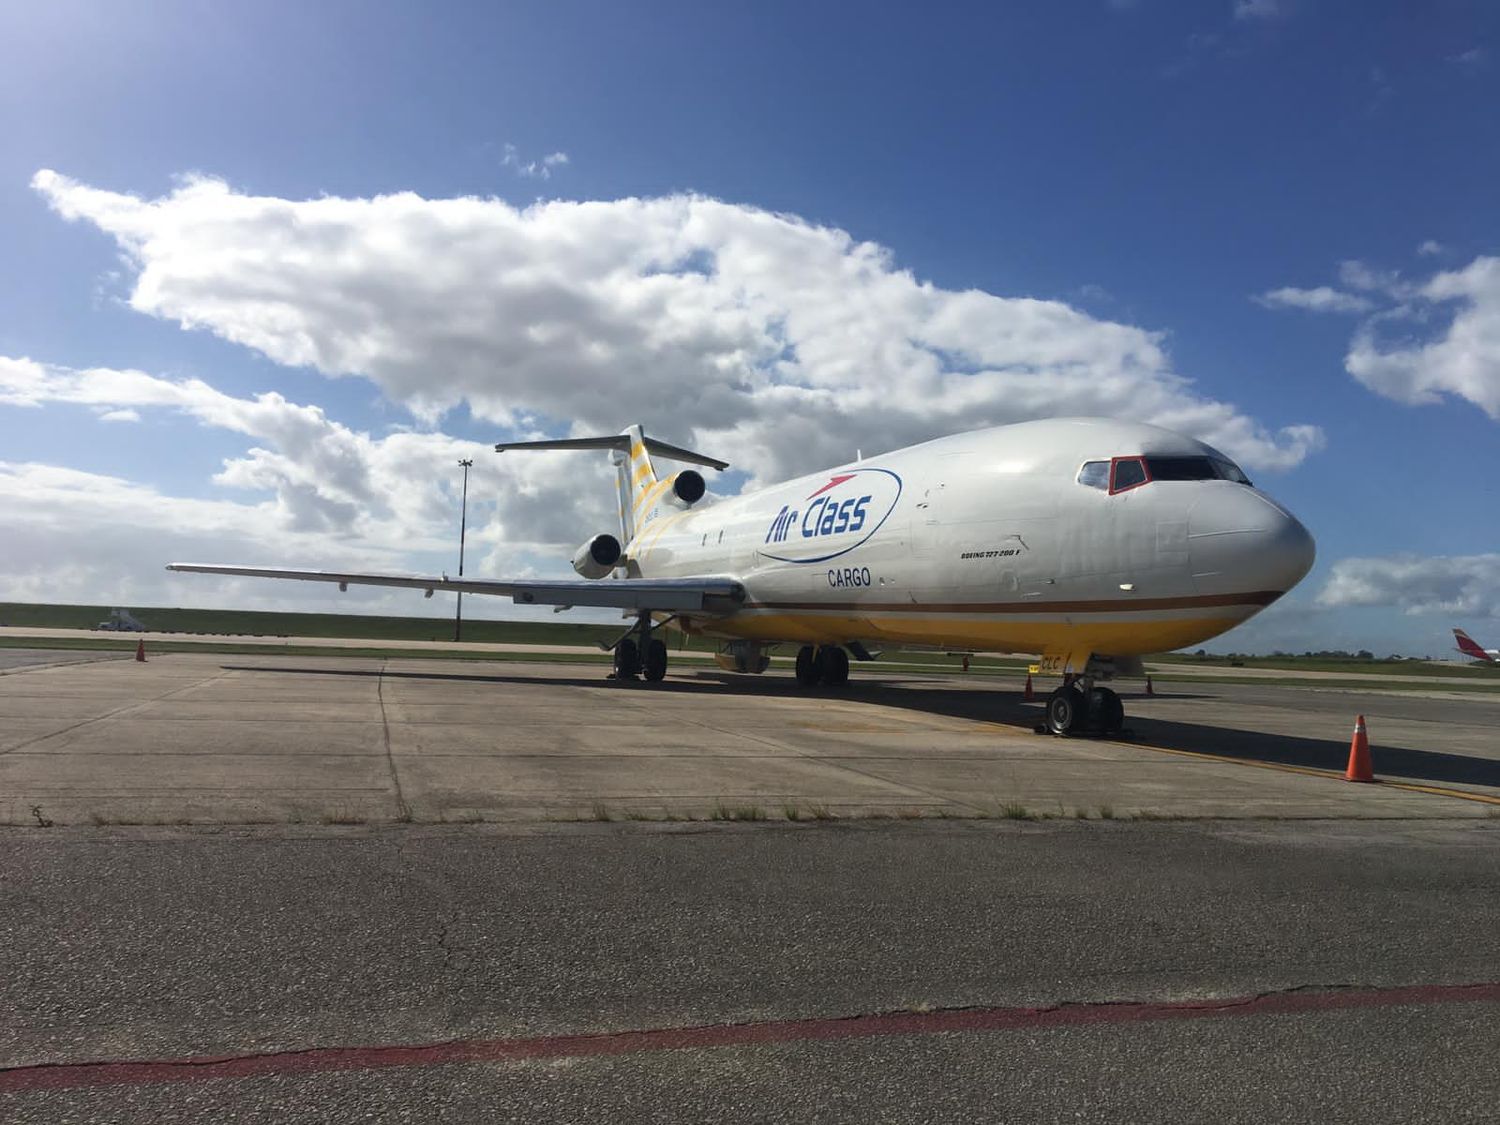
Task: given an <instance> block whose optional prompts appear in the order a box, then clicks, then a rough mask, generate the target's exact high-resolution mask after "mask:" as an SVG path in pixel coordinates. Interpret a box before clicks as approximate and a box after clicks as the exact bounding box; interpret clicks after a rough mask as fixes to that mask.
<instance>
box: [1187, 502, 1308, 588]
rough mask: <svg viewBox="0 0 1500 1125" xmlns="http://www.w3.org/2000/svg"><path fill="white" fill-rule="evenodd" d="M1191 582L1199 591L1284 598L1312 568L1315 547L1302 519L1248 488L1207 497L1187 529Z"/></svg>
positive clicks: (1198, 507)
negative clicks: (1280, 596) (1279, 596)
mask: <svg viewBox="0 0 1500 1125" xmlns="http://www.w3.org/2000/svg"><path fill="white" fill-rule="evenodd" d="M1188 550H1189V553H1190V559H1191V563H1192V568H1193V580H1194V582H1195V583H1196V584H1197V586H1198V589H1199V590H1200V591H1201V592H1203V593H1215V594H1227V593H1247V592H1250V591H1257V592H1259V591H1272V592H1275V593H1277V594H1284V593H1286V592H1287V591H1288V590H1290V589H1291V588H1292V587H1293V586H1295V585H1296V584H1297V583H1298V582H1301V581H1302V579H1303V578H1304V577H1305V576H1306V574H1307V572H1308V571H1309V570H1311V569H1312V565H1313V559H1314V558H1315V557H1316V556H1317V546H1316V545H1315V544H1314V542H1313V537H1312V535H1311V534H1310V533H1309V532H1308V530H1307V528H1305V527H1303V526H1302V523H1301V521H1300V520H1298V519H1297V517H1296V516H1294V515H1292V514H1291V513H1290V512H1288V511H1287V510H1286V509H1285V508H1283V507H1281V505H1279V504H1277V503H1275V502H1274V501H1272V500H1271V499H1270V498H1269V497H1267V496H1264V495H1263V494H1261V493H1259V492H1257V491H1255V490H1254V489H1251V488H1245V487H1242V486H1238V485H1236V486H1234V490H1233V491H1232V492H1231V491H1226V492H1225V493H1224V494H1223V495H1216V496H1214V497H1213V498H1212V500H1211V501H1210V500H1209V499H1208V498H1207V497H1205V498H1204V500H1203V501H1200V502H1199V503H1198V504H1197V505H1196V506H1195V507H1194V509H1193V514H1192V518H1191V520H1190V522H1189V525H1188Z"/></svg>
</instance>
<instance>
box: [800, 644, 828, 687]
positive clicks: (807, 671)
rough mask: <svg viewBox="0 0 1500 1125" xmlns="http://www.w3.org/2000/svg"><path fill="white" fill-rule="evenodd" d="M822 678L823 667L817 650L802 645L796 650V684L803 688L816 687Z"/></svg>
mask: <svg viewBox="0 0 1500 1125" xmlns="http://www.w3.org/2000/svg"><path fill="white" fill-rule="evenodd" d="M822 678H823V665H822V663H821V662H820V661H819V660H818V653H817V650H816V649H814V648H813V647H812V645H803V646H802V647H801V648H799V649H798V650H797V682H798V683H799V684H801V685H802V686H803V687H816V686H817V684H818V681H819V680H821V679H822Z"/></svg>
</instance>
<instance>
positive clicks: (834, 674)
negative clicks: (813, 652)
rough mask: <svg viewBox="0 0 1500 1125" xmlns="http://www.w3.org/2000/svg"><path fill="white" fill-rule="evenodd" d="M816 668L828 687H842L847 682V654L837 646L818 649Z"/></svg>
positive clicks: (825, 646)
mask: <svg viewBox="0 0 1500 1125" xmlns="http://www.w3.org/2000/svg"><path fill="white" fill-rule="evenodd" d="M818 668H819V669H820V670H821V671H822V680H823V682H824V683H825V684H827V685H828V686H829V687H843V686H844V685H845V684H847V683H848V682H849V654H848V653H847V652H845V651H844V650H843V649H842V648H840V647H839V646H838V645H824V646H823V647H822V648H820V649H818Z"/></svg>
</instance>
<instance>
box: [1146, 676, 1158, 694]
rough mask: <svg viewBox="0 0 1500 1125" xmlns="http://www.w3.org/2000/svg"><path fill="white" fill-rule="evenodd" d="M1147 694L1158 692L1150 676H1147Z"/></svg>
mask: <svg viewBox="0 0 1500 1125" xmlns="http://www.w3.org/2000/svg"><path fill="white" fill-rule="evenodd" d="M1146 694H1147V695H1155V694H1156V688H1155V687H1154V686H1152V683H1151V677H1150V676H1147V677H1146Z"/></svg>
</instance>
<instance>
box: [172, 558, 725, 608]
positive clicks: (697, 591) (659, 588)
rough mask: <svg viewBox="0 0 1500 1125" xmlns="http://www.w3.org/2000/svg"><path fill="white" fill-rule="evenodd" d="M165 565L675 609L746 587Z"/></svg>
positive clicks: (533, 600)
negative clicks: (506, 579) (505, 579)
mask: <svg viewBox="0 0 1500 1125" xmlns="http://www.w3.org/2000/svg"><path fill="white" fill-rule="evenodd" d="M167 569H168V570H175V571H179V572H181V573H186V574H227V575H229V576H230V577H233V578H283V579H293V580H296V581H300V582H335V583H337V584H338V585H339V587H340V588H347V587H349V586H397V587H403V588H406V589H410V590H423V591H427V592H429V593H431V592H435V591H438V590H442V591H444V592H445V593H455V594H457V593H463V594H493V595H498V596H500V597H509V598H511V599H512V600H513V601H514V602H515V603H516V604H517V605H555V606H590V607H595V608H603V609H626V610H637V611H640V612H645V611H647V610H677V611H688V612H695V613H732V612H733V611H734V610H735V609H737V608H739V606H740V604H741V603H742V602H743V601H744V600H745V588H744V587H743V586H741V585H740V584H739V583H738V582H737V581H735V580H734V579H733V578H712V577H710V578H662V579H655V580H652V579H644V578H617V579H605V580H602V581H594V580H588V579H580V580H571V579H562V580H555V579H537V580H534V581H527V580H517V581H501V580H495V579H489V578H449V577H447V576H446V575H443V576H440V577H433V576H430V575H421V574H353V573H349V574H346V573H342V572H340V571H333V570H292V569H289V568H286V567H259V566H227V565H226V566H220V565H208V564H203V563H172V564H171V565H169V566H168V567H167Z"/></svg>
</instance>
